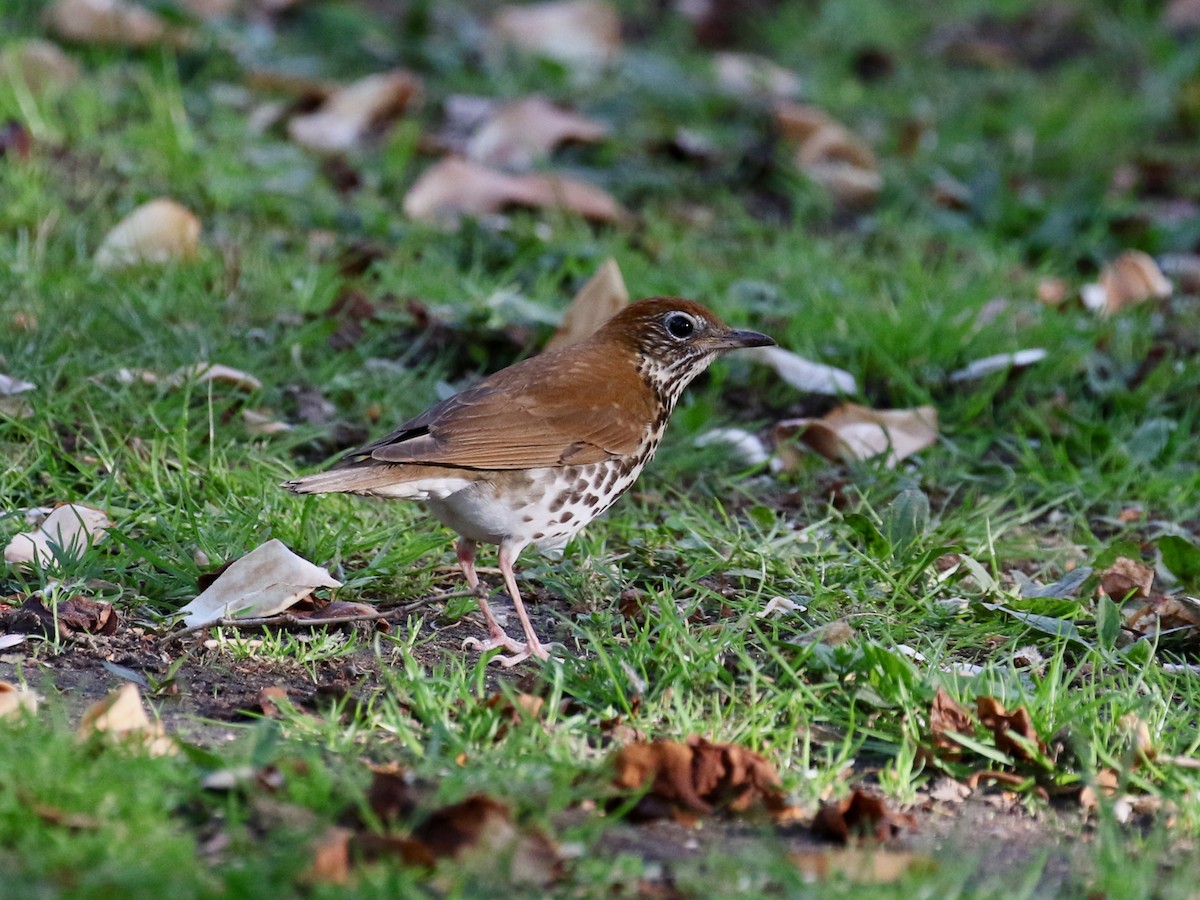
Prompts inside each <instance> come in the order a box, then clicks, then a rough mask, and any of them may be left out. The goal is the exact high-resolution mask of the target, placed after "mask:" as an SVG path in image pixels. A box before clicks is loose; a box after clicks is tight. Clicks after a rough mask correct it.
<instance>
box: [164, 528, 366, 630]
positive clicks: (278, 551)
mask: <svg viewBox="0 0 1200 900" xmlns="http://www.w3.org/2000/svg"><path fill="white" fill-rule="evenodd" d="M341 586H342V583H341V582H340V581H338V580H337V579H336V578H333V577H332V576H330V574H329V572H327V571H326V570H325V569H323V568H321V567H320V566H315V565H313V564H312V563H310V562H309V561H308V560H306V559H303V558H302V557H300V556H297V555H296V554H295V553H293V552H292V551H291V550H289V549H288V548H287V547H286V546H285V545H284V543H283V542H282V541H280V540H278V539H272V540H269V541H267V542H266V543H265V544H263V545H262V546H260V547H256V548H255V549H254V550H251V551H250V552H249V553H247V554H246V555H245V556H243V557H242V558H241V559H239V560H237V561H235V562H233V563H231V564H230V565H229V567H228V568H226V569H225V571H224V572H222V573H221V575H220V577H218V578H217V580H216V581H214V582H213V583H212V584H211V585H209V586H208V587H207V588H206V589H205V590H204V591H203V592H202V593H201V594H200V595H199V596H198V597H196V598H195V599H194V600H192V602H191V603H189V604H187V606H185V607H183V609H181V610H180V612H181V613H183V615H184V618H183V621H184V624H185V625H187V626H188V627H189V628H194V627H196V626H198V625H204V624H207V623H209V622H216V621H218V620H220V619H224V618H228V617H231V616H238V615H242V616H272V615H275V613H278V612H282V611H283V610H285V609H287V608H288V607H289V606H291V605H292V604H294V603H295V602H296V601H298V600H300V599H301V598H302V597H307V596H308V595H309V594H311V593H312V592H313V590H314V589H315V588H318V587H333V588H336V587H341Z"/></svg>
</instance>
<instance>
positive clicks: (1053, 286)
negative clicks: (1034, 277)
mask: <svg viewBox="0 0 1200 900" xmlns="http://www.w3.org/2000/svg"><path fill="white" fill-rule="evenodd" d="M1069 291H1070V288H1069V286H1068V285H1067V280H1066V279H1065V278H1054V277H1047V278H1042V279H1040V280H1039V281H1038V283H1037V298H1038V302H1039V303H1042V304H1044V305H1046V306H1061V305H1062V304H1063V303H1065V302H1066V300H1067V294H1068V293H1069Z"/></svg>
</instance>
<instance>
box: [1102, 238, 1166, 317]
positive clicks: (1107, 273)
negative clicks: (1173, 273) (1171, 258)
mask: <svg viewBox="0 0 1200 900" xmlns="http://www.w3.org/2000/svg"><path fill="white" fill-rule="evenodd" d="M1171 291H1172V288H1171V282H1170V281H1168V280H1167V277H1166V276H1165V275H1163V273H1162V270H1161V269H1159V267H1158V263H1156V262H1155V261H1154V259H1153V257H1151V256H1149V255H1148V254H1146V253H1143V252H1142V251H1140V250H1126V251H1125V252H1124V253H1122V254H1121V255H1120V256H1118V257H1117V258H1116V259H1114V260H1113V261H1112V262H1110V263H1109V264H1108V265H1106V266H1105V267H1104V268H1103V269H1102V270H1101V272H1100V281H1099V282H1098V283H1094V284H1085V285H1084V286H1083V288H1082V290H1081V295H1082V297H1083V305H1084V306H1086V307H1087V308H1088V309H1090V310H1091V311H1092V312H1095V313H1098V314H1100V315H1101V316H1111V315H1114V314H1115V313H1119V312H1121V311H1122V310H1124V309H1125V308H1126V307H1129V306H1136V305H1137V304H1139V303H1144V302H1146V301H1147V300H1161V299H1164V298H1166V297H1170V296H1171Z"/></svg>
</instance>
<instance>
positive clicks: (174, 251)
mask: <svg viewBox="0 0 1200 900" xmlns="http://www.w3.org/2000/svg"><path fill="white" fill-rule="evenodd" d="M200 229H201V226H200V220H199V219H198V218H196V216H195V215H194V214H193V213H192V212H191V211H189V210H188V209H186V208H185V207H183V206H181V205H180V204H178V203H176V202H175V201H174V200H171V199H169V198H166V197H159V198H158V199H157V200H151V201H150V202H149V203H143V204H142V205H141V206H139V207H138V208H137V209H135V210H134V211H133V212H131V213H130V214H129V215H127V216H126V217H125V218H124V219H122V220H121V221H120V222H118V223H117V224H116V226H114V227H113V229H112V231H110V232H109V233H108V234H106V235H105V236H104V240H103V241H101V242H100V247H99V249H98V250H96V257H95V260H96V265H97V266H99V267H100V268H101V269H120V268H124V267H127V266H134V265H140V264H143V263H152V264H162V263H168V262H173V261H180V260H188V259H192V258H193V257H195V256H196V253H197V251H198V250H199V248H200Z"/></svg>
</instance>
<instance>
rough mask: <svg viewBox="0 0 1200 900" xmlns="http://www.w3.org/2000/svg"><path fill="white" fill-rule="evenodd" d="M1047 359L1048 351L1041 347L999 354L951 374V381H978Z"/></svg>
mask: <svg viewBox="0 0 1200 900" xmlns="http://www.w3.org/2000/svg"><path fill="white" fill-rule="evenodd" d="M1045 358H1046V351H1045V350H1043V349H1041V348H1040V347H1032V348H1030V349H1028V350H1018V351H1016V352H1015V353H997V354H996V355H995V356H985V357H983V358H982V359H977V360H975V361H974V362H972V363H969V364H968V365H966V366H964V367H963V368H961V369H959V370H958V371H957V372H951V373H950V380H951V381H978V380H979V379H980V378H986V377H987V376H988V375H994V374H996V373H997V372H1007V371H1010V370H1019V369H1024V368H1027V367H1028V366H1031V365H1033V364H1034V363H1036V362H1041V361H1042V360H1043V359H1045Z"/></svg>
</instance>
